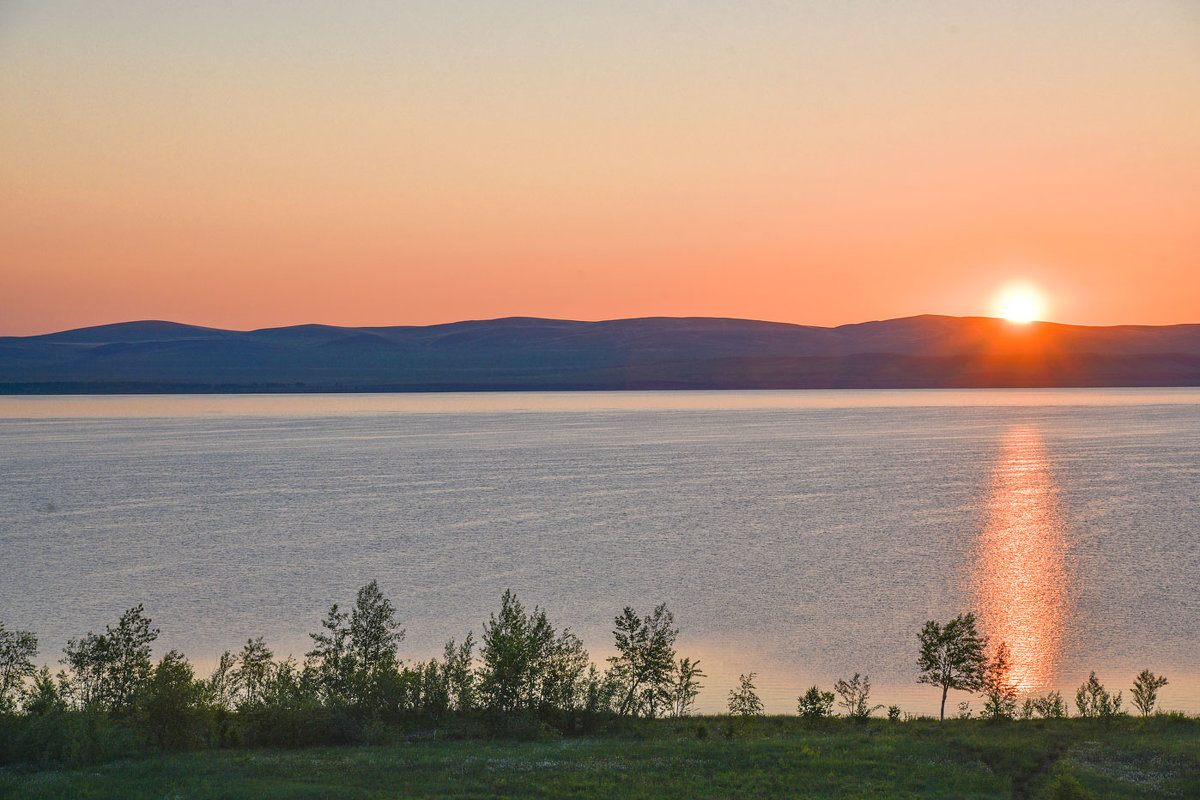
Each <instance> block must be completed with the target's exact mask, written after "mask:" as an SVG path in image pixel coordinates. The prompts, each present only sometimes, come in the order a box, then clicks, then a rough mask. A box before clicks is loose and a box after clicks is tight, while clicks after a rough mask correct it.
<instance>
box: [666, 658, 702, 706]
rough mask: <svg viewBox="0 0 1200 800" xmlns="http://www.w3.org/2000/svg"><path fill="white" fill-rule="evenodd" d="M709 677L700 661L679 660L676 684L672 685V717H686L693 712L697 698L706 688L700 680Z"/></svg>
mask: <svg viewBox="0 0 1200 800" xmlns="http://www.w3.org/2000/svg"><path fill="white" fill-rule="evenodd" d="M704 677H707V676H706V675H705V674H704V672H702V671H701V669H700V660H699V659H696V660H695V661H692V660H691V659H690V658H681V659H679V665H678V668H677V669H676V670H675V678H674V682H673V683H672V685H671V716H673V717H684V716H687V715H688V713H690V712H691V710H692V705H693V704H694V703H695V702H696V696H697V695H698V694H700V690H701V689H703V688H704V684H702V683H700V678H704Z"/></svg>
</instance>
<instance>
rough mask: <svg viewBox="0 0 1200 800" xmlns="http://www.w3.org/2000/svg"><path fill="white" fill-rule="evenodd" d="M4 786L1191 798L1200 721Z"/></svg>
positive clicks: (799, 731)
mask: <svg viewBox="0 0 1200 800" xmlns="http://www.w3.org/2000/svg"><path fill="white" fill-rule="evenodd" d="M0 796H4V797H13V798H109V797H112V798H117V797H119V798H155V800H161V798H181V799H182V798H242V797H256V798H333V797H338V798H343V797H345V798H395V797H413V798H420V797H439V798H441V797H454V798H484V797H487V798H491V797H513V798H517V797H522V798H525V797H528V798H560V797H581V798H582V797H587V798H603V797H613V798H676V797H677V798H718V797H731V796H738V797H763V798H770V797H812V798H872V797H878V798H908V797H911V798H939V797H944V798H963V797H970V798H1012V797H1016V798H1023V797H1030V798H1038V797H1096V798H1160V797H1168V798H1169V797H1180V798H1183V797H1200V720H1196V719H1182V718H1169V717H1160V718H1154V719H1150V720H1140V719H1124V720H1120V721H1118V722H1117V723H1115V724H1113V725H1110V726H1104V725H1101V724H1100V723H1097V722H1093V721H1089V720H1079V719H1071V720H1051V721H1039V722H1022V723H1008V724H998V725H997V724H988V723H983V722H979V721H975V720H952V721H947V722H945V723H938V722H937V721H934V720H914V721H910V722H887V721H883V720H874V721H872V722H870V723H868V724H866V725H858V724H855V723H852V722H849V721H846V720H832V721H829V722H827V723H823V724H820V725H817V726H810V725H806V724H805V723H804V722H803V721H801V720H800V719H798V718H796V717H765V718H761V719H754V720H731V719H730V718H728V717H700V718H690V719H687V720H660V721H654V722H640V723H633V724H627V725H623V726H620V727H619V728H615V729H613V730H611V731H609V732H607V733H605V734H602V735H598V736H592V737H578V738H557V739H545V740H539V741H511V740H476V741H471V740H446V739H438V738H423V739H420V740H405V741H397V742H394V743H391V744H385V745H376V746H353V747H320V748H312V749H307V750H291V751H280V750H223V751H222V750H218V751H211V750H210V751H202V752H192V753H181V754H173V755H159V756H154V757H150V758H145V759H139V760H128V761H119V762H115V763H111V764H105V765H102V766H98V767H89V768H85V769H73V770H72V769H54V770H41V771H29V772H19V771H12V770H9V771H6V772H0Z"/></svg>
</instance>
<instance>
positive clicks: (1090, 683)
mask: <svg viewBox="0 0 1200 800" xmlns="http://www.w3.org/2000/svg"><path fill="white" fill-rule="evenodd" d="M1075 708H1077V709H1079V716H1081V717H1100V718H1102V719H1111V718H1112V717H1115V716H1118V715H1120V713H1121V693H1120V692H1117V694H1116V696H1115V697H1114V696H1113V695H1111V694H1109V692H1108V690H1107V689H1105V688H1104V685H1103V684H1102V683H1100V681H1099V680H1097V679H1096V673H1095V672H1093V673H1091V674H1090V675H1088V679H1087V680H1086V681H1085V682H1084V683H1083V685H1081V686H1080V687H1079V690H1078V691H1076V692H1075Z"/></svg>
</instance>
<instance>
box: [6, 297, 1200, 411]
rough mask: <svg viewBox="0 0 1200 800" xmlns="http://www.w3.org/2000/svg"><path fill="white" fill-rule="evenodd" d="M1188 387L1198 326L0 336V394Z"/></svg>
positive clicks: (739, 325)
mask: <svg viewBox="0 0 1200 800" xmlns="http://www.w3.org/2000/svg"><path fill="white" fill-rule="evenodd" d="M996 386H1200V325H1169V326H1146V325H1121V326H1113V327H1087V326H1079V325H1059V324H1055V323H1046V322H1037V323H1031V324H1028V325H1014V324H1012V323H1009V322H1006V321H1004V320H998V319H992V318H989V317H945V316H932V315H925V316H918V317H905V318H902V319H892V320H884V321H879V322H864V323H860V324H856V325H842V326H840V327H836V328H820V327H815V326H809V325H789V324H784V323H777V322H759V321H755V320H740V319H719V318H704V317H696V318H667V317H650V318H643V319H621V320H606V321H603V322H578V321H572V320H555V319H535V318H526V317H510V318H506V319H496V320H483V321H467V322H454V323H449V324H445V325H428V326H400V327H384V328H377V327H366V328H342V327H335V326H330V325H297V326H293V327H287V328H266V329H262V330H256V331H227V330H220V329H217V328H202V327H197V326H192V325H182V324H179V323H175V322H163V321H139V322H125V323H118V324H114V325H102V326H98V327H94V328H81V329H78V330H70V331H62V332H59V333H51V334H45V335H42V336H25V337H15V336H10V337H0V393H8V394H13V393H35V392H36V393H79V392H88V393H92V392H94V393H103V392H249V391H318V392H322V391H466V390H516V389H641V388H676V389H707V388H721V389H757V388H762V389H767V388H770V389H784V388H936V387H996Z"/></svg>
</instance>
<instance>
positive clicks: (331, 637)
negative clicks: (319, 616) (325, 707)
mask: <svg viewBox="0 0 1200 800" xmlns="http://www.w3.org/2000/svg"><path fill="white" fill-rule="evenodd" d="M349 618H350V615H349V614H347V613H345V612H344V611H339V610H338V605H337V603H334V604H333V605H332V606H330V608H329V613H328V614H327V615H326V616H325V619H323V620H321V627H322V628H324V629H325V631H326V632H325V633H310V634H309V635H308V636H309V638H310V639H312V640H313V649H312V650H310V651H308V653H306V654H305V658H306V659H307V661H308V665H309V666H310V668H311V669H312V671H313V673H314V674H315V675H316V680H317V683H318V685H319V686H320V688H321V693H322V695H323V696H324V699H325V701H326V702H334V703H345V702H348V701H349V697H350V680H351V673H352V662H351V660H350V652H349V651H350V648H349V646H348V644H347V643H348V641H349V639H350V626H349V625H348V624H347V620H348V619H349Z"/></svg>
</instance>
